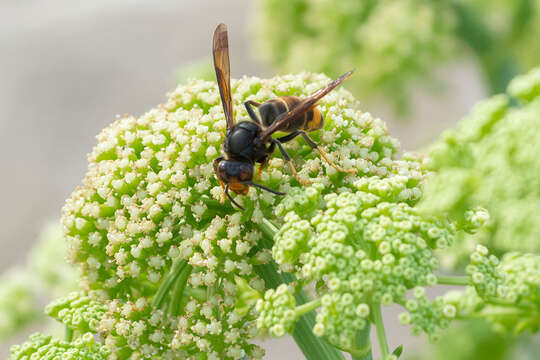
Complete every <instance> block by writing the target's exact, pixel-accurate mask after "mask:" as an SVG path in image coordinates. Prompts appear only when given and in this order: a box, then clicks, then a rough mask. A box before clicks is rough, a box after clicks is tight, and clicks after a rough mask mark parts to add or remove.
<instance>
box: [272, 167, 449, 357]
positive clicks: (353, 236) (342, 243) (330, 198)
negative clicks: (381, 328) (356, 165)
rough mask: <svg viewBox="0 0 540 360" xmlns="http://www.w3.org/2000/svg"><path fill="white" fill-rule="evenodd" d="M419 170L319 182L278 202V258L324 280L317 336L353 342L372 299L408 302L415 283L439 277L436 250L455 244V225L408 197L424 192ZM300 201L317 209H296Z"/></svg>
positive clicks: (344, 345) (340, 343)
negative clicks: (333, 189)
mask: <svg viewBox="0 0 540 360" xmlns="http://www.w3.org/2000/svg"><path fill="white" fill-rule="evenodd" d="M419 174H420V173H416V172H413V173H412V174H411V175H412V176H410V177H408V176H404V175H403V173H399V172H398V174H389V176H388V177H386V178H379V177H364V178H362V179H360V180H357V181H356V182H355V183H354V184H352V185H351V186H350V187H348V188H346V189H343V191H342V192H340V193H331V194H326V195H323V194H322V192H323V190H324V187H323V186H320V185H318V184H315V185H313V186H311V187H307V188H305V189H304V190H303V191H297V192H295V193H293V194H291V195H290V196H288V197H287V198H286V199H285V200H284V201H283V202H282V203H281V204H280V205H279V206H278V207H276V213H277V214H278V215H282V214H283V213H284V212H286V214H285V215H284V221H285V223H284V225H283V226H282V227H281V228H280V231H279V232H278V234H277V235H276V237H275V244H274V247H273V249H272V251H273V255H274V259H275V260H276V262H277V263H278V264H279V265H280V266H282V267H283V269H284V270H288V271H290V270H296V273H297V276H298V277H299V279H301V280H302V281H306V282H308V283H309V282H311V281H314V282H317V283H320V282H323V283H324V286H323V287H322V288H324V290H323V292H321V293H320V300H321V308H320V312H319V314H318V315H317V324H316V325H315V327H314V328H313V331H314V333H315V334H316V335H318V336H326V337H327V339H328V340H329V341H330V342H331V343H332V344H335V345H336V346H338V347H340V348H345V349H347V348H351V347H352V346H353V344H354V341H355V335H356V332H357V331H358V330H361V329H363V328H364V326H365V324H366V323H367V321H366V317H367V316H368V315H369V313H370V305H369V304H372V303H382V304H383V305H390V304H391V303H393V302H394V303H398V304H405V303H406V302H407V300H406V298H405V296H406V294H407V291H408V290H409V289H412V288H415V287H418V286H429V285H434V284H435V283H436V282H437V278H436V277H435V275H434V274H433V271H434V270H435V269H437V268H438V266H439V262H438V260H437V258H436V257H435V256H434V254H433V250H434V249H444V248H446V247H448V246H449V245H451V244H452V242H453V237H454V234H455V230H454V228H453V226H452V225H451V224H450V223H448V222H445V221H441V220H438V219H436V218H431V217H426V216H422V215H420V214H418V213H417V211H416V210H415V209H414V208H413V207H411V206H410V205H409V204H408V203H407V201H411V202H414V199H416V197H417V196H418V194H415V191H411V189H409V188H408V185H409V184H410V183H417V182H418V180H419V179H416V181H415V180H414V179H415V177H414V175H419ZM294 204H303V205H302V206H300V207H299V208H300V209H303V210H305V209H318V210H317V211H315V210H313V211H302V210H300V211H295V210H294V209H295V208H296V206H294ZM308 204H310V205H308ZM319 288H321V287H320V286H319ZM420 289H422V288H420ZM409 302H410V301H409ZM427 306H428V305H427V304H426V307H427ZM283 311H285V310H283Z"/></svg>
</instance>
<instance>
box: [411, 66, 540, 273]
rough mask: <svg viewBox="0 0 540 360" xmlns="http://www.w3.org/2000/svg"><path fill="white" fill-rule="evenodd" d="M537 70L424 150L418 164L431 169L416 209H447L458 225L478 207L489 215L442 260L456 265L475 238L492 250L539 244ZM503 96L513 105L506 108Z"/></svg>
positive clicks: (539, 80)
mask: <svg viewBox="0 0 540 360" xmlns="http://www.w3.org/2000/svg"><path fill="white" fill-rule="evenodd" d="M539 74H540V69H536V70H533V71H531V72H530V73H529V74H526V75H523V76H519V77H517V78H516V79H514V80H513V81H512V82H511V83H510V85H509V88H508V89H509V90H508V92H509V94H503V95H497V96H495V97H492V98H491V99H488V100H486V101H484V102H482V103H480V104H479V105H477V106H476V107H475V108H474V109H473V111H472V112H471V114H470V115H468V116H467V117H465V118H464V119H463V120H462V121H461V122H460V123H459V124H458V126H457V127H456V128H455V129H452V130H449V131H446V132H445V133H444V134H443V135H442V136H441V138H440V140H439V141H438V142H437V143H435V144H434V145H433V146H432V147H431V149H430V159H431V161H430V162H429V163H428V162H425V164H428V168H429V169H430V170H433V171H434V173H433V175H432V176H430V177H429V179H428V180H427V181H426V186H425V188H424V192H425V196H424V197H423V199H422V202H421V203H420V204H419V206H420V209H421V210H422V211H423V212H425V213H429V214H435V215H436V214H439V215H443V214H447V215H449V216H450V217H451V218H452V220H454V221H456V222H457V223H458V224H461V223H466V222H467V219H465V218H464V215H463V214H467V211H468V210H470V209H474V208H476V207H478V206H481V207H484V208H486V209H487V211H488V212H489V214H490V218H489V221H488V222H487V226H486V227H484V228H483V229H482V230H481V231H478V232H477V233H476V234H474V235H473V236H460V238H459V239H460V240H459V244H460V247H461V250H459V248H458V249H456V255H455V256H454V257H453V259H448V261H445V263H448V264H449V265H450V266H455V265H456V264H457V265H462V264H463V263H464V262H465V261H466V258H467V257H468V254H469V253H470V250H474V245H472V244H476V243H480V244H483V245H485V246H487V247H489V248H490V249H493V250H494V252H495V253H504V252H508V251H515V250H519V251H525V252H534V251H538V250H539V249H540V246H539V244H540V243H539V242H538V233H539V232H540V213H539V212H538V208H539V206H540V179H539V178H538V176H536V174H538V173H539V172H540V158H539V157H538V154H539V153H540V138H539V137H540V132H538V131H537V129H538V128H540V97H539V96H540V90H539V89H540V75H539ZM511 97H515V98H517V99H518V100H519V103H516V104H515V105H511V104H512V102H511V101H510V100H511ZM482 218H483V217H482ZM482 221H484V220H482ZM465 227H466V226H465Z"/></svg>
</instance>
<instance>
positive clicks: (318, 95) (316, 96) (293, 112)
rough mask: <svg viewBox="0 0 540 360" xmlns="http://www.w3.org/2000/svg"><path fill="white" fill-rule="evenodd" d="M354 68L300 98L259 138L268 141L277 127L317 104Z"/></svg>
mask: <svg viewBox="0 0 540 360" xmlns="http://www.w3.org/2000/svg"><path fill="white" fill-rule="evenodd" d="M353 72H354V70H351V71H349V72H347V73H346V74H343V75H341V76H340V77H339V78H337V79H336V80H334V81H332V82H331V83H330V84H328V85H326V86H325V87H323V88H320V89H319V90H317V91H315V92H314V93H313V94H311V95H310V96H309V97H307V98H305V99H304V100H302V101H301V102H300V103H298V104H297V105H296V106H295V107H293V108H292V109H290V110H289V111H288V112H287V113H285V114H284V115H282V116H281V118H280V119H278V120H277V121H275V122H274V123H273V124H272V125H270V126H269V127H268V128H266V129H265V130H264V131H263V133H262V134H261V140H262V141H263V142H266V141H268V139H269V138H270V136H271V135H272V134H273V133H275V132H276V131H279V129H281V128H284V127H286V126H287V124H288V123H289V122H290V121H291V120H293V119H295V118H296V117H298V116H300V115H302V114H303V113H305V112H306V111H308V110H309V109H311V108H312V107H314V106H316V105H317V102H318V101H319V100H321V99H322V98H323V97H324V96H325V95H326V94H328V93H329V92H330V91H332V90H334V89H335V88H336V87H337V86H338V85H339V84H341V83H342V82H343V81H345V80H347V79H348V78H350V77H351V75H352V74H353Z"/></svg>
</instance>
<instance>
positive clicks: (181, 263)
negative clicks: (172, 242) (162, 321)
mask: <svg viewBox="0 0 540 360" xmlns="http://www.w3.org/2000/svg"><path fill="white" fill-rule="evenodd" d="M186 265H187V261H186V260H184V259H181V258H178V259H176V260H175V261H174V263H173V265H172V267H171V270H170V271H169V273H168V274H167V275H166V276H165V278H164V279H163V281H162V282H161V285H160V286H159V289H158V291H157V292H156V295H155V296H154V299H153V300H152V307H153V308H154V309H160V308H161V307H162V306H163V303H164V301H165V297H166V296H167V294H169V292H170V290H171V287H172V285H173V284H174V283H175V281H176V279H177V278H178V276H180V273H181V272H182V270H183V269H184V267H185V266H186Z"/></svg>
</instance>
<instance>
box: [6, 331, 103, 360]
mask: <svg viewBox="0 0 540 360" xmlns="http://www.w3.org/2000/svg"><path fill="white" fill-rule="evenodd" d="M109 354H110V351H109V350H107V349H106V348H105V347H103V346H101V345H100V344H99V343H97V342H96V341H95V339H94V335H93V334H91V333H86V334H84V335H82V336H81V337H79V338H78V339H77V340H75V341H73V342H66V341H62V340H57V339H53V338H52V337H51V336H45V335H42V334H40V333H36V334H33V335H31V336H30V339H29V340H28V341H27V342H25V343H24V344H22V345H15V346H12V347H11V353H10V356H9V360H31V359H32V360H33V359H39V360H57V359H66V360H106V359H107V358H108V356H109Z"/></svg>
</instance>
